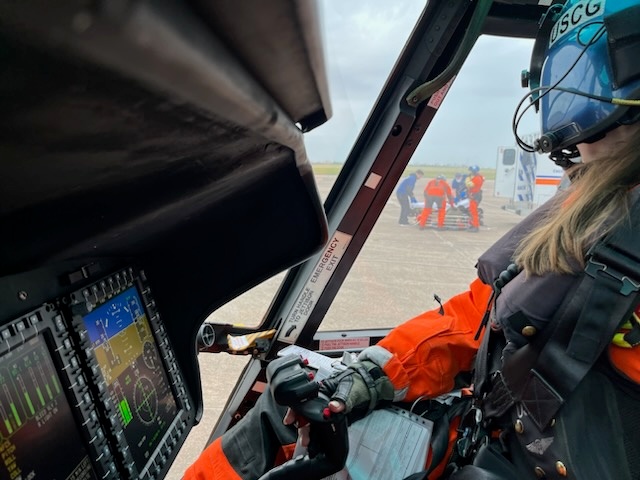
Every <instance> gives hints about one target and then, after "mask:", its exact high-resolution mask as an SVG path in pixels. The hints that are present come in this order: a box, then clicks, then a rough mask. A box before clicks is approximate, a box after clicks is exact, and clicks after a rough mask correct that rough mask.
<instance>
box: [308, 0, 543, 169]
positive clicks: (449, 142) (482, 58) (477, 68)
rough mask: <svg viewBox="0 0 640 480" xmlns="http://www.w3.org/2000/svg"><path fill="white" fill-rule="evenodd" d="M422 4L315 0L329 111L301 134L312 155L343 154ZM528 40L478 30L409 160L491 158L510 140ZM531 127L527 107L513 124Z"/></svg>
mask: <svg viewBox="0 0 640 480" xmlns="http://www.w3.org/2000/svg"><path fill="white" fill-rule="evenodd" d="M423 7H424V4H423V3H422V2H420V1H418V0H395V1H393V2H389V1H388V0H349V1H341V0H322V1H320V9H321V16H322V27H323V31H324V41H325V57H326V63H327V74H328V77H329V89H330V96H331V104H332V109H333V117H332V118H331V120H329V122H327V123H326V124H325V125H322V126H320V127H318V128H317V129H316V130H314V131H312V132H310V133H308V134H306V135H305V141H306V145H307V153H308V155H309V158H310V160H311V161H312V162H316V163H324V162H338V163H342V162H343V161H344V160H345V159H346V157H347V155H348V153H349V151H350V149H351V147H352V145H353V143H354V141H355V139H356V137H357V135H358V133H359V132H360V130H361V128H362V126H363V124H364V122H365V120H366V118H367V116H368V115H369V113H370V111H371V109H372V107H373V104H374V102H375V100H376V98H377V97H378V95H379V93H380V90H381V88H382V85H383V84H384V82H385V80H386V79H387V76H388V75H389V72H390V71H391V69H392V67H393V65H394V62H395V60H396V58H397V57H398V54H399V53H400V51H401V50H402V48H403V46H404V44H405V42H406V40H407V38H408V37H409V35H410V33H411V30H412V28H413V26H414V25H415V23H416V21H417V19H418V17H419V15H420V13H421V12H422V9H423ZM531 46H532V42H531V41H528V40H518V39H504V38H496V37H481V38H480V39H479V40H478V42H477V43H476V45H475V47H474V50H473V51H472V52H471V55H470V57H469V58H468V60H467V62H466V63H465V65H464V67H463V69H462V70H461V72H460V74H459V75H458V78H457V79H456V81H455V82H454V84H453V86H452V88H451V90H450V91H449V94H448V95H447V97H446V99H445V101H444V103H443V106H442V107H441V110H440V111H439V112H438V113H437V115H436V117H435V119H434V121H433V123H432V124H431V127H430V128H429V131H428V132H427V133H426V134H425V136H424V137H423V139H422V142H421V144H420V146H419V147H418V149H417V151H416V154H415V155H414V158H413V160H412V163H421V164H425V163H429V164H460V165H470V164H478V165H480V166H486V167H489V166H491V167H493V166H495V161H496V151H497V147H498V146H500V145H513V144H514V143H515V142H514V140H513V134H512V133H511V119H512V116H513V112H514V110H515V107H516V105H517V103H518V101H519V100H520V99H521V98H522V96H523V95H524V94H525V93H526V90H524V89H523V88H522V87H521V86H520V72H521V70H523V69H525V68H527V67H528V65H529V57H530V53H531ZM537 128H538V119H537V118H536V116H535V115H534V114H530V115H527V116H525V118H524V120H523V123H522V126H521V128H520V129H519V132H520V133H523V134H526V133H532V132H535V131H536V130H537Z"/></svg>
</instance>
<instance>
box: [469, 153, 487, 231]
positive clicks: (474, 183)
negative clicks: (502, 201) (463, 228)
mask: <svg viewBox="0 0 640 480" xmlns="http://www.w3.org/2000/svg"><path fill="white" fill-rule="evenodd" d="M464 183H465V186H466V187H467V195H468V196H469V213H470V214H471V226H470V227H469V231H470V232H477V231H479V230H480V216H479V215H478V204H479V203H480V201H481V200H482V184H483V183H484V177H483V176H482V175H480V167H478V166H477V165H473V166H471V167H469V175H468V176H467V178H466V179H465V181H464Z"/></svg>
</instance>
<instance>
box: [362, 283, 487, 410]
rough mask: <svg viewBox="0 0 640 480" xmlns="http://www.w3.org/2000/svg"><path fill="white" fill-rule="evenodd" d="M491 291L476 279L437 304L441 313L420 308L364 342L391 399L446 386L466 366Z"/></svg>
mask: <svg viewBox="0 0 640 480" xmlns="http://www.w3.org/2000/svg"><path fill="white" fill-rule="evenodd" d="M491 291H492V288H491V287H490V286H489V285H486V284H484V283H482V281H481V280H480V279H477V280H475V281H474V282H473V283H472V284H471V285H470V288H469V290H468V291H467V292H465V293H462V294H459V295H457V296H455V297H453V298H451V299H450V300H449V301H447V302H446V303H445V304H444V305H443V308H444V315H441V314H440V313H439V310H440V309H434V310H431V311H428V312H425V313H423V314H421V315H418V316H417V317H415V318H412V319H411V320H408V321H407V322H405V323H403V324H401V325H399V326H397V327H395V328H394V329H393V330H392V331H391V332H389V334H388V335H387V336H386V337H385V338H383V339H382V340H381V341H380V342H379V343H378V344H377V345H376V346H374V347H369V348H370V349H372V350H373V352H372V353H371V358H372V359H373V360H374V361H376V363H378V364H379V365H380V366H381V367H382V368H383V370H384V372H385V373H386V374H387V375H388V376H389V378H390V379H391V382H392V383H393V385H394V388H395V390H396V398H395V400H404V401H413V400H415V399H417V398H419V397H421V396H428V397H436V396H438V395H441V394H443V393H446V392H449V391H451V389H452V388H453V386H454V377H455V376H456V375H457V374H458V373H460V372H463V371H470V370H471V369H472V367H473V362H474V359H475V355H476V351H477V350H478V347H479V345H480V339H481V338H482V337H480V339H478V340H474V337H475V334H476V331H477V330H478V326H479V325H480V322H481V320H482V317H483V316H484V313H485V311H486V309H487V304H488V301H489V297H490V295H491ZM376 349H377V352H376ZM367 350H369V349H367ZM367 350H365V351H364V352H363V353H365V352H367ZM365 356H367V354H365ZM381 359H382V360H381Z"/></svg>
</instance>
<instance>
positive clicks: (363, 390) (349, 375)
mask: <svg viewBox="0 0 640 480" xmlns="http://www.w3.org/2000/svg"><path fill="white" fill-rule="evenodd" d="M320 392H322V393H323V394H325V395H326V396H327V397H329V398H330V399H331V400H332V401H333V400H338V401H340V402H343V403H344V405H345V409H344V412H345V413H346V414H347V418H348V420H349V423H353V422H354V421H356V420H358V419H360V418H363V417H364V416H366V415H368V414H369V413H370V412H371V411H372V410H373V409H374V408H376V407H378V406H382V405H385V404H389V403H391V402H392V401H393V394H394V389H393V384H392V383H391V380H389V377H387V376H386V375H385V374H384V372H383V371H382V369H381V368H380V367H379V366H378V365H376V364H375V363H373V362H371V361H369V360H362V361H359V362H355V363H352V364H351V365H349V367H348V368H347V369H346V370H344V371H342V372H338V373H335V374H333V375H332V376H330V377H329V378H326V379H324V380H323V381H322V384H321V385H320Z"/></svg>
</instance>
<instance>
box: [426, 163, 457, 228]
mask: <svg viewBox="0 0 640 480" xmlns="http://www.w3.org/2000/svg"><path fill="white" fill-rule="evenodd" d="M447 200H448V201H449V204H450V205H451V206H452V207H453V193H452V192H451V187H450V186H449V183H448V182H447V180H446V178H445V176H444V175H438V176H437V177H436V178H434V179H433V180H431V181H429V183H427V186H426V187H425V189H424V208H423V209H422V213H421V214H420V216H419V217H418V225H419V228H420V230H424V228H425V225H426V224H427V221H428V220H429V217H430V216H431V211H432V210H433V204H434V203H435V204H436V205H437V206H438V229H439V230H442V229H444V220H445V216H446V214H447V205H446V201H447Z"/></svg>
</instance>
